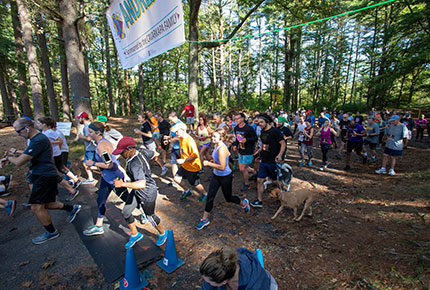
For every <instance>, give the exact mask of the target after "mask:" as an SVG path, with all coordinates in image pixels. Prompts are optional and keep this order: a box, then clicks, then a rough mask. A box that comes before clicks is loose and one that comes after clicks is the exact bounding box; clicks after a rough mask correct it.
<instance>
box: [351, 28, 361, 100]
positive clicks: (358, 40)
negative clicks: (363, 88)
mask: <svg viewBox="0 0 430 290" xmlns="http://www.w3.org/2000/svg"><path fill="white" fill-rule="evenodd" d="M359 51H360V30H359V31H358V35H357V47H356V48H355V60H354V71H353V73H352V84H351V103H352V100H353V99H354V89H355V76H356V73H357V64H358V52H359Z"/></svg>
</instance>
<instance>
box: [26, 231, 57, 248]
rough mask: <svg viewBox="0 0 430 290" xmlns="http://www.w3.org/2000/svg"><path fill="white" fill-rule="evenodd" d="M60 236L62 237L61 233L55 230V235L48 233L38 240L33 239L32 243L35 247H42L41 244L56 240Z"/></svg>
mask: <svg viewBox="0 0 430 290" xmlns="http://www.w3.org/2000/svg"><path fill="white" fill-rule="evenodd" d="M59 236H60V233H59V232H58V231H57V230H55V232H53V233H50V232H48V231H46V232H44V233H43V234H41V235H40V236H38V237H37V238H34V239H32V240H31V242H32V243H33V244H35V245H40V244H43V243H45V242H47V241H49V240H53V239H56V238H58V237H59Z"/></svg>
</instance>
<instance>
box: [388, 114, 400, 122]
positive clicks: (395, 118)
mask: <svg viewBox="0 0 430 290" xmlns="http://www.w3.org/2000/svg"><path fill="white" fill-rule="evenodd" d="M398 119H400V117H399V116H398V115H393V116H391V118H390V120H388V122H391V121H394V120H398Z"/></svg>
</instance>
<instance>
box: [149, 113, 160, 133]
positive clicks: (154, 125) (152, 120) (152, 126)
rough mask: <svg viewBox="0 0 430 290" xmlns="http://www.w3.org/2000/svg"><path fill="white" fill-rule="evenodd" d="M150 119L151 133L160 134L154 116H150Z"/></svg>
mask: <svg viewBox="0 0 430 290" xmlns="http://www.w3.org/2000/svg"><path fill="white" fill-rule="evenodd" d="M150 119H151V122H152V125H151V129H152V132H160V130H159V129H158V121H157V119H155V117H154V116H152V117H151V118H150Z"/></svg>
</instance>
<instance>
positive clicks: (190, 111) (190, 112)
mask: <svg viewBox="0 0 430 290" xmlns="http://www.w3.org/2000/svg"><path fill="white" fill-rule="evenodd" d="M194 110H195V109H194V106H193V104H192V103H191V100H188V103H187V104H186V105H185V107H184V110H183V111H182V113H181V115H180V116H179V118H182V116H183V115H184V114H185V116H186V117H187V126H188V127H189V130H191V131H192V133H194Z"/></svg>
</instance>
